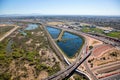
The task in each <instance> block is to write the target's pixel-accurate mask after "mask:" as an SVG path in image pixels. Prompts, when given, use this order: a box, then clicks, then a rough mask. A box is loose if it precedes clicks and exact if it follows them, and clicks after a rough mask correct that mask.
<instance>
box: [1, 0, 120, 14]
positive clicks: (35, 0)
mask: <svg viewBox="0 0 120 80" xmlns="http://www.w3.org/2000/svg"><path fill="white" fill-rule="evenodd" d="M5 14H8V15H9V14H22V15H27V14H31V15H32V14H33V15H35V14H37V15H108V16H109V15H112V16H117V15H120V0H0V15H5Z"/></svg>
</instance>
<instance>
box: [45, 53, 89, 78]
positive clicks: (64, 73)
mask: <svg viewBox="0 0 120 80" xmlns="http://www.w3.org/2000/svg"><path fill="white" fill-rule="evenodd" d="M90 54H91V51H90V52H88V53H87V54H86V55H85V56H84V57H83V58H79V59H78V58H77V60H76V61H75V62H74V63H73V64H71V65H70V66H68V67H67V68H66V69H65V70H62V71H59V72H57V73H56V74H54V75H52V76H49V77H48V78H46V79H45V80H62V79H64V78H66V77H68V76H69V75H70V73H72V72H73V71H75V70H76V69H77V68H78V67H79V66H80V65H81V64H82V63H83V62H84V61H85V60H86V59H87V58H88V57H89V56H90Z"/></svg>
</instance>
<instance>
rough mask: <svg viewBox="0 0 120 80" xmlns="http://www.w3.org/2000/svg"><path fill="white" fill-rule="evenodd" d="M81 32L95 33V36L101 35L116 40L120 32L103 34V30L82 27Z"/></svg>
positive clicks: (119, 37)
mask: <svg viewBox="0 0 120 80" xmlns="http://www.w3.org/2000/svg"><path fill="white" fill-rule="evenodd" d="M81 31H82V32H85V33H89V32H90V33H97V34H103V35H105V36H109V37H113V38H118V39H120V31H111V32H109V33H104V30H102V29H98V28H90V27H88V26H87V27H86V26H84V27H82V29H81Z"/></svg>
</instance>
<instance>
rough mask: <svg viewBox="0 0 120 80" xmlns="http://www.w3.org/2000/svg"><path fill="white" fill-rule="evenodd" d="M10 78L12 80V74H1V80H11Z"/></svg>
mask: <svg viewBox="0 0 120 80" xmlns="http://www.w3.org/2000/svg"><path fill="white" fill-rule="evenodd" d="M10 78H11V75H10V73H3V74H0V80H10Z"/></svg>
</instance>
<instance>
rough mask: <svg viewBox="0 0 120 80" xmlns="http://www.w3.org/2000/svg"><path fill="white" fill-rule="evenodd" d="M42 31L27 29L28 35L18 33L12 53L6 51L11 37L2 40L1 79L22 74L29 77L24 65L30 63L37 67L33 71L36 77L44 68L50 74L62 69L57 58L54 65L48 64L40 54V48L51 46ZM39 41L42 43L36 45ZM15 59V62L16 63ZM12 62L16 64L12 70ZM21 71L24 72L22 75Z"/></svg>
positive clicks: (0, 44) (8, 79) (0, 48)
mask: <svg viewBox="0 0 120 80" xmlns="http://www.w3.org/2000/svg"><path fill="white" fill-rule="evenodd" d="M40 31H42V30H41V29H40V28H37V29H34V30H30V31H25V32H26V33H27V35H26V36H24V35H21V34H20V33H19V34H17V35H16V37H14V38H12V40H13V44H12V45H11V48H12V52H11V53H7V52H6V47H7V44H8V42H9V40H10V39H11V38H10V37H8V38H6V39H5V40H4V41H2V42H0V80H10V79H11V76H15V77H14V78H13V79H20V77H21V76H22V77H24V78H25V77H28V74H29V73H27V69H26V67H25V66H24V65H25V64H28V65H29V66H31V67H33V68H34V69H35V71H34V73H33V74H34V75H35V77H36V76H38V75H39V73H40V71H43V70H45V71H47V72H48V74H49V75H52V74H54V73H56V72H58V71H59V70H60V67H59V63H58V62H56V60H55V59H54V62H55V63H54V65H52V66H48V65H47V64H46V63H45V61H47V59H45V60H43V59H44V58H42V57H43V56H40V55H39V50H40V49H47V48H48V47H49V45H48V41H47V39H46V36H42V35H43V34H44V33H43V34H41V33H40ZM32 32H34V34H32ZM42 32H43V31H42ZM30 39H32V41H31V42H30V43H26V42H28V41H29V40H30ZM38 43H39V44H40V45H39V46H36V44H38ZM49 49H50V48H49ZM13 61H14V62H15V63H14V65H13ZM49 61H50V60H49ZM11 64H12V65H13V66H15V67H14V69H13V70H12V71H11V69H10V66H11ZM19 71H22V72H24V73H23V74H21V75H20V74H19ZM13 74H14V75H13ZM36 74H37V75H36Z"/></svg>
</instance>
